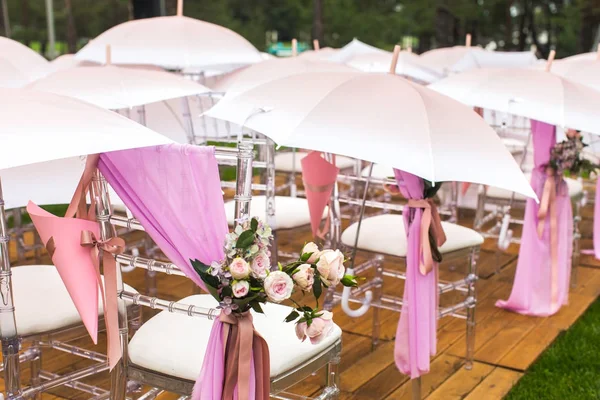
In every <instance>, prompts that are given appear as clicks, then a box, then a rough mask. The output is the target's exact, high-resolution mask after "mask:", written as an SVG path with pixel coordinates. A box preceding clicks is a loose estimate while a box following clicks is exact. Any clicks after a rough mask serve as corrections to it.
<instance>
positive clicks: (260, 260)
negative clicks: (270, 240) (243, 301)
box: [252, 251, 271, 279]
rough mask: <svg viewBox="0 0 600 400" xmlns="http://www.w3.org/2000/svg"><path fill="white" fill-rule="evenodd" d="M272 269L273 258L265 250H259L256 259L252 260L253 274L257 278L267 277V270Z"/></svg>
mask: <svg viewBox="0 0 600 400" xmlns="http://www.w3.org/2000/svg"><path fill="white" fill-rule="evenodd" d="M269 269H271V260H269V256H268V255H267V254H266V253H265V252H264V251H261V252H259V253H258V254H257V255H256V257H254V260H253V261H252V275H253V276H255V277H256V278H261V279H263V278H265V277H266V276H267V271H268V270H269Z"/></svg>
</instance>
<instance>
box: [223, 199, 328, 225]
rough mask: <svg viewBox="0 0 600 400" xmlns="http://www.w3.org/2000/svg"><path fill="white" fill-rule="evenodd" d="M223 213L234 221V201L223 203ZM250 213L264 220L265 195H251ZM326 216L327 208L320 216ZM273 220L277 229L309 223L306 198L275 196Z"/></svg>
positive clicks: (229, 219)
mask: <svg viewBox="0 0 600 400" xmlns="http://www.w3.org/2000/svg"><path fill="white" fill-rule="evenodd" d="M225 214H226V215H227V223H228V224H229V225H230V226H231V225H233V223H234V216H235V202H234V201H228V202H227V203H225ZM250 215H251V216H256V217H259V218H261V219H262V220H263V221H266V220H267V218H266V197H265V196H252V202H251V203H250ZM325 217H327V208H325V210H324V211H323V216H322V218H325ZM275 221H276V228H277V229H291V228H297V227H299V226H304V225H307V224H310V213H309V212H308V200H306V199H303V198H300V197H288V196H275Z"/></svg>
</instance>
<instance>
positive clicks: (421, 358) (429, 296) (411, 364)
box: [394, 170, 439, 379]
mask: <svg viewBox="0 0 600 400" xmlns="http://www.w3.org/2000/svg"><path fill="white" fill-rule="evenodd" d="M394 173H395V176H396V181H397V182H398V187H399V189H400V191H401V193H402V195H403V196H404V197H406V198H407V199H414V200H420V199H423V198H424V192H423V191H424V183H423V179H421V178H419V177H417V176H415V175H412V174H410V173H407V172H404V171H400V170H394ZM403 215H404V226H405V229H406V232H407V254H406V281H405V284H404V285H405V286H404V296H403V304H402V314H401V315H400V321H399V322H398V329H397V331H396V343H395V348H394V358H395V361H396V366H397V367H398V369H399V370H400V372H402V373H403V374H405V375H410V377H411V378H412V379H414V378H418V377H419V376H421V375H423V374H426V373H428V372H429V363H430V357H431V356H433V355H435V353H436V345H437V332H436V331H437V310H438V300H439V299H438V288H437V282H438V269H437V264H434V266H433V270H432V271H431V272H429V273H427V274H426V275H424V274H422V273H421V272H419V264H420V262H421V257H422V255H421V251H420V249H421V219H422V218H423V210H422V209H420V208H408V207H406V208H405V211H404V212H403Z"/></svg>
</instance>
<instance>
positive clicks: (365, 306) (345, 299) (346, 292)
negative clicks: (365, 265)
mask: <svg viewBox="0 0 600 400" xmlns="http://www.w3.org/2000/svg"><path fill="white" fill-rule="evenodd" d="M346 273H347V274H350V275H352V274H353V273H354V270H353V269H352V268H348V270H347V271H346ZM351 290H352V288H349V287H344V289H343V291H342V302H341V305H342V310H344V312H345V313H346V315H348V316H350V317H353V318H358V317H362V316H363V315H365V314H366V312H367V311H369V308H371V301H372V300H373V292H371V291H370V290H368V291H366V292H365V297H364V299H363V300H362V305H361V306H360V307H359V308H357V309H356V310H353V309H352V308H350V291H351Z"/></svg>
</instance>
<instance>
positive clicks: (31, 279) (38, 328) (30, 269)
mask: <svg viewBox="0 0 600 400" xmlns="http://www.w3.org/2000/svg"><path fill="white" fill-rule="evenodd" d="M11 271H12V277H13V299H14V304H15V315H16V320H17V332H18V333H19V335H30V334H34V333H41V332H48V331H52V330H56V329H60V328H66V327H68V326H71V325H75V324H77V323H81V318H80V317H79V313H78V312H77V309H76V308H75V305H74V304H73V301H72V300H71V296H70V295H69V292H68V291H67V289H66V288H65V285H64V283H63V281H62V279H61V278H60V275H59V274H58V271H57V270H56V268H55V267H54V266H53V265H26V266H22V267H14V268H12V269H11ZM125 290H127V291H133V292H135V289H133V288H132V287H131V286H129V285H125ZM98 299H99V300H98V312H99V313H100V314H104V310H103V309H102V300H101V299H100V295H98Z"/></svg>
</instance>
